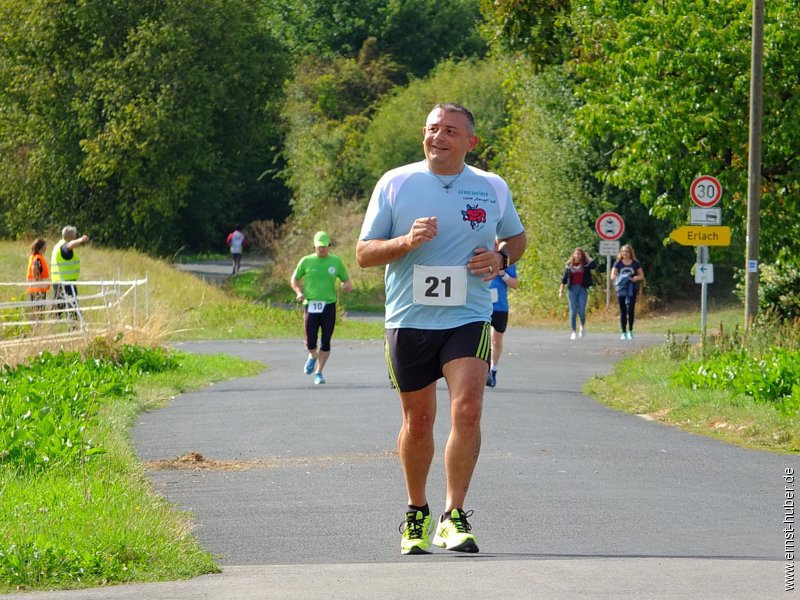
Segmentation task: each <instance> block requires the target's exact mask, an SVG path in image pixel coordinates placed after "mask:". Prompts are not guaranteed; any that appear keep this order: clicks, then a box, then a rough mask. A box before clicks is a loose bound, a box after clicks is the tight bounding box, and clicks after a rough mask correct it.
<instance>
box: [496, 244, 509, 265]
mask: <svg viewBox="0 0 800 600" xmlns="http://www.w3.org/2000/svg"><path fill="white" fill-rule="evenodd" d="M497 251H498V252H499V253H500V254H502V255H503V270H504V271H505V270H506V269H507V268H508V252H506V251H505V250H503V249H502V248H500V249H498V250H497Z"/></svg>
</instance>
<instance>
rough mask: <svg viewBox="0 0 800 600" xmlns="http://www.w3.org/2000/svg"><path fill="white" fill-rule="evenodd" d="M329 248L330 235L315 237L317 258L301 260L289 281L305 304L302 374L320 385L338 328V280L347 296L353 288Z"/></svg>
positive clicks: (319, 234) (319, 232)
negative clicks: (306, 352)
mask: <svg viewBox="0 0 800 600" xmlns="http://www.w3.org/2000/svg"><path fill="white" fill-rule="evenodd" d="M330 244H331V239H330V236H329V235H328V234H327V233H325V232H324V231H318V232H317V233H315V234H314V254H309V255H307V256H304V257H303V258H301V259H300V262H298V263H297V266H296V267H295V269H294V273H292V277H291V279H290V280H289V283H290V284H291V286H292V289H293V290H294V291H295V293H296V294H297V301H298V302H302V303H303V328H304V330H305V336H306V348H307V349H308V358H307V359H306V364H305V366H304V367H303V371H304V372H305V374H306V375H311V374H312V373H314V383H315V384H317V385H319V384H321V383H325V376H324V375H323V374H322V369H323V368H324V367H325V363H326V362H327V361H328V357H329V356H330V354H331V337H333V330H334V328H335V327H336V280H337V279H339V280H340V281H341V282H342V289H343V290H344V291H345V292H349V291H350V290H351V289H352V288H353V286H352V284H351V283H350V277H349V276H348V275H347V269H345V267H344V263H343V262H342V259H340V258H339V257H338V256H336V255H335V254H330V252H329V251H330ZM301 280H302V283H301ZM318 336H319V337H320V345H319V351H317V337H318Z"/></svg>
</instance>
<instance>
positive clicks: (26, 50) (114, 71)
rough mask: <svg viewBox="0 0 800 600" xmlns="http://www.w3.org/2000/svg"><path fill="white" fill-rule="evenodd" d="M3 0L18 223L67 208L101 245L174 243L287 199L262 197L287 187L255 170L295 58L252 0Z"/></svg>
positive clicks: (158, 248) (8, 170) (215, 233)
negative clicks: (197, 0) (285, 52)
mask: <svg viewBox="0 0 800 600" xmlns="http://www.w3.org/2000/svg"><path fill="white" fill-rule="evenodd" d="M1 1H2V4H0V6H2V10H3V16H4V17H5V18H4V19H3V20H2V25H0V32H2V37H3V39H4V40H7V41H8V44H4V45H3V47H2V48H3V49H2V50H0V71H2V72H3V75H2V78H3V79H2V83H3V86H2V88H0V105H2V106H3V107H4V109H5V110H3V111H2V117H0V146H1V147H2V149H3V150H4V152H3V153H2V156H0V165H2V169H0V171H2V172H3V174H2V175H0V177H2V180H0V183H2V187H0V202H2V206H3V212H4V217H5V221H6V225H7V226H8V227H9V228H10V229H11V231H12V232H14V233H17V234H19V235H21V234H23V233H26V232H28V231H30V230H33V229H41V228H44V227H47V226H51V227H52V226H58V225H60V224H63V223H65V222H72V223H76V224H78V225H79V226H80V227H81V229H83V230H86V231H89V232H90V233H91V234H92V235H93V237H95V238H96V239H99V240H101V241H103V242H105V243H107V244H113V245H120V246H133V247H138V248H141V249H145V250H148V251H154V252H169V251H174V250H175V249H176V248H177V247H179V246H180V245H182V244H188V245H193V246H195V247H203V246H206V245H208V244H211V243H214V242H215V241H216V243H218V244H219V243H221V242H219V241H218V240H220V238H221V236H222V234H223V232H224V231H225V230H226V229H227V228H228V227H229V226H230V224H231V222H232V221H237V220H240V219H242V217H243V216H248V215H253V216H255V217H259V216H263V215H264V214H265V213H268V214H270V213H277V214H280V213H281V204H282V202H281V201H280V200H278V201H277V202H275V201H273V202H272V203H273V206H272V207H270V199H268V198H267V197H266V194H267V193H269V192H275V191H278V192H279V191H280V190H279V188H276V187H275V186H271V185H269V184H268V183H267V182H263V183H262V182H261V181H259V175H260V174H261V173H263V172H265V170H267V169H269V167H270V165H271V164H272V163H273V161H274V160H275V156H276V152H275V151H274V150H272V149H271V147H274V146H275V145H276V144H277V143H278V142H279V141H280V131H279V130H278V129H277V128H276V126H275V124H274V123H275V120H274V118H273V115H274V114H275V110H276V98H280V95H281V93H282V89H281V85H280V82H282V80H283V78H284V67H283V65H284V64H285V61H284V60H283V59H282V57H281V56H282V55H281V52H282V51H281V49H280V47H279V46H278V44H277V43H276V42H275V41H274V40H273V39H272V38H271V37H270V35H269V34H268V33H267V32H266V31H265V30H264V27H263V26H260V25H259V24H258V21H257V20H256V18H255V17H256V16H257V13H256V11H255V7H256V3H255V2H254V1H253V0H211V1H209V2H204V3H202V4H198V5H193V6H192V7H187V6H185V5H184V3H182V2H179V1H177V0H167V1H163V0H160V1H156V0H141V1H138V0H137V1H133V0H117V1H116V2H107V1H105V0H81V1H69V2H51V1H48V0H34V1H33V2H30V3H27V2H26V3H23V2H17V1H15V0H1ZM261 205H263V206H261ZM264 207H267V209H266V210H265V209H264ZM250 211H252V212H250ZM254 213H255V214H254Z"/></svg>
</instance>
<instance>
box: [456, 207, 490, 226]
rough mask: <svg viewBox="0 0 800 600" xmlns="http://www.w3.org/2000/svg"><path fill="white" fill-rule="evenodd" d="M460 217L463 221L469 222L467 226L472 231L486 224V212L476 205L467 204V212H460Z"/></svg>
mask: <svg viewBox="0 0 800 600" xmlns="http://www.w3.org/2000/svg"><path fill="white" fill-rule="evenodd" d="M461 216H462V217H464V220H465V221H467V222H469V226H470V227H471V228H472V229H473V230H474V229H480V227H481V224H482V223H486V211H485V210H484V209H482V208H480V207H479V206H478V205H477V204H476V205H475V206H470V205H469V204H467V210H462V211H461Z"/></svg>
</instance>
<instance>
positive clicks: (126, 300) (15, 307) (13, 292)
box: [0, 275, 150, 345]
mask: <svg viewBox="0 0 800 600" xmlns="http://www.w3.org/2000/svg"><path fill="white" fill-rule="evenodd" d="M65 283H66V284H67V285H74V286H75V288H76V289H77V296H71V295H69V294H67V295H66V296H65V297H63V298H55V297H54V288H53V285H54V284H52V283H51V282H49V281H37V282H30V281H26V282H24V283H16V282H14V283H5V282H0V345H12V344H15V343H19V342H20V341H23V340H26V341H27V340H30V339H31V338H48V339H49V338H61V337H75V336H76V334H77V335H86V334H90V333H91V334H98V333H103V332H107V331H112V330H115V329H116V330H120V329H130V330H134V331H136V330H138V328H139V327H140V326H141V325H143V324H144V322H146V320H147V319H148V318H149V316H150V286H149V277H148V276H147V275H145V277H144V279H132V280H111V281H104V280H101V281H75V282H65ZM45 285H49V286H50V289H49V290H48V291H47V293H46V297H45V299H43V300H31V299H30V296H29V294H28V293H27V288H29V287H44V286H45Z"/></svg>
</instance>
